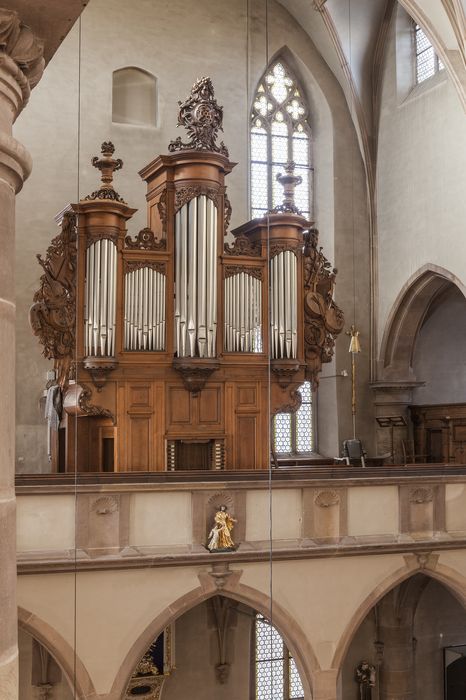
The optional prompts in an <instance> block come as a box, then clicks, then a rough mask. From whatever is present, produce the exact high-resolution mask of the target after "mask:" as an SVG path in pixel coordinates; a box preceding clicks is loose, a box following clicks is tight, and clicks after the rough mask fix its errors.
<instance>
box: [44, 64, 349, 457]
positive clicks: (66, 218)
mask: <svg viewBox="0 0 466 700" xmlns="http://www.w3.org/2000/svg"><path fill="white" fill-rule="evenodd" d="M222 118H223V113H222V108H221V107H219V105H218V104H217V102H216V100H215V98H214V92H213V87H212V83H211V81H210V79H209V78H202V79H200V80H198V81H197V82H196V83H195V85H194V86H193V88H192V91H191V94H190V95H189V97H188V98H187V99H186V101H185V102H183V103H180V107H179V115H178V124H179V125H183V126H185V128H186V129H187V131H188V135H189V137H190V140H189V141H188V142H187V143H183V142H182V140H181V138H180V137H179V138H178V139H176V140H175V141H172V142H171V143H170V145H169V154H168V155H162V156H159V157H157V158H156V159H155V160H153V161H152V162H151V163H149V164H148V165H147V166H146V167H144V168H143V169H142V170H141V172H140V175H141V177H142V179H143V180H145V182H146V183H147V194H146V199H147V208H148V225H147V228H145V229H143V230H142V231H140V232H139V233H138V234H137V235H136V236H131V235H128V233H127V228H126V227H127V222H128V220H129V219H130V218H131V216H132V214H133V213H134V211H135V210H134V209H131V208H130V207H129V206H128V205H127V204H126V203H125V202H124V201H123V199H122V197H120V195H119V194H118V193H117V192H116V190H115V189H114V186H113V176H114V172H115V171H117V170H119V169H120V168H121V167H122V165H123V164H122V161H121V160H119V159H115V158H114V157H113V153H114V147H113V145H112V144H111V143H110V142H107V143H104V144H102V154H101V156H100V157H94V158H93V161H92V162H93V165H94V166H95V167H96V168H98V169H99V170H100V172H101V180H102V182H101V183H100V186H99V189H98V190H96V191H95V192H93V193H92V194H90V195H88V196H87V197H85V198H84V199H82V200H81V201H80V202H79V203H78V204H72V205H70V206H69V207H68V208H67V210H66V211H65V213H64V215H63V220H62V230H61V233H60V234H59V235H58V236H57V237H56V238H55V239H54V240H53V241H52V244H51V246H50V247H49V249H48V251H47V255H46V258H45V259H42V258H41V257H40V256H38V258H39V262H40V264H41V265H42V267H43V269H44V274H43V276H42V277H41V287H40V289H39V290H38V292H37V293H36V295H35V297H34V304H33V306H32V308H31V325H32V328H33V331H34V333H35V334H36V335H37V336H38V337H39V340H40V341H41V342H42V344H43V346H44V349H43V352H44V354H45V356H46V357H48V358H51V359H52V358H53V359H54V361H55V370H56V377H57V379H56V382H52V383H51V384H52V385H51V386H49V388H48V396H47V405H48V407H49V408H48V412H47V415H48V418H49V429H50V455H51V461H52V469H53V470H54V471H74V470H75V469H77V470H78V471H102V470H103V471H161V470H175V469H176V470H178V469H182V470H189V469H196V470H197V469H265V468H267V467H268V464H269V459H270V427H271V417H272V416H273V415H274V414H276V413H278V412H283V411H288V412H292V411H295V410H296V409H297V408H298V407H299V405H300V394H299V392H298V387H299V386H300V385H301V384H302V383H303V381H304V380H305V379H307V380H309V381H311V383H312V386H313V387H314V388H315V387H316V385H317V382H318V374H319V372H320V369H321V366H322V363H323V362H328V361H329V360H330V359H331V357H332V354H333V346H334V342H335V337H336V335H337V334H338V333H339V332H340V331H341V330H342V328H343V315H342V312H341V311H340V309H339V308H338V307H337V306H336V304H335V302H334V300H333V292H334V284H335V274H336V270H333V269H332V268H331V266H330V264H329V262H328V261H327V260H326V258H325V256H324V255H323V253H322V250H321V248H319V247H318V233H317V231H316V229H313V228H311V224H310V222H308V221H307V220H306V219H305V218H304V217H303V216H301V214H300V212H299V211H298V210H297V208H296V206H295V205H294V201H293V190H294V187H295V185H296V184H297V183H298V182H299V180H300V178H298V177H296V176H294V174H293V164H292V163H290V164H287V166H286V168H285V169H284V170H285V173H284V174H281V175H280V176H279V179H280V181H281V184H282V185H283V186H284V202H283V204H282V205H281V206H279V207H277V208H276V209H275V210H274V211H272V212H270V214H269V215H267V217H264V218H263V219H256V220H253V221H250V222H248V223H247V224H245V225H243V226H241V227H240V228H237V229H235V230H234V231H232V234H233V242H232V243H230V244H228V243H226V242H225V236H226V234H227V229H228V224H229V219H230V215H231V207H230V203H229V201H228V198H227V196H226V189H225V176H226V175H228V173H230V172H231V170H232V168H233V167H234V165H235V164H234V163H232V162H230V160H229V158H228V151H227V149H226V147H225V146H224V144H223V142H222V143H220V144H219V145H218V144H217V134H218V131H219V130H221V128H222Z"/></svg>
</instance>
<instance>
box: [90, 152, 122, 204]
mask: <svg viewBox="0 0 466 700" xmlns="http://www.w3.org/2000/svg"><path fill="white" fill-rule="evenodd" d="M100 152H101V153H102V155H101V156H100V158H99V157H98V156H94V157H93V159H92V160H91V163H92V165H93V166H94V168H97V170H100V179H101V183H102V184H101V186H100V188H99V189H98V190H95V191H94V192H92V193H91V194H88V195H87V196H86V197H84V200H90V199H112V200H114V201H115V202H121V203H122V204H126V202H125V200H124V199H123V198H122V197H120V195H119V194H118V192H117V191H116V190H115V188H114V187H113V173H114V172H115V171H116V170H121V169H122V167H123V161H122V160H121V158H114V157H113V154H114V153H115V146H114V145H113V143H112V142H111V141H104V142H103V144H102V146H101V147H100Z"/></svg>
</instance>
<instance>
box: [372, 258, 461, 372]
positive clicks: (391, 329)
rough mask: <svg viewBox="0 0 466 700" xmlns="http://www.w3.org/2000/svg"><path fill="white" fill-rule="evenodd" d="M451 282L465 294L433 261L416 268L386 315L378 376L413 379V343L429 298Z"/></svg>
mask: <svg viewBox="0 0 466 700" xmlns="http://www.w3.org/2000/svg"><path fill="white" fill-rule="evenodd" d="M451 285H455V286H456V287H458V289H459V290H460V291H461V292H462V294H463V295H464V296H465V297H466V287H465V286H464V285H463V284H462V283H461V281H460V280H459V279H458V277H456V276H455V275H454V274H453V273H451V272H449V271H448V270H446V269H444V268H442V267H439V266H437V265H431V264H427V265H424V266H423V267H421V268H420V270H418V271H417V272H416V273H415V274H414V275H413V276H412V277H411V278H410V279H409V280H408V282H407V283H406V284H405V285H404V287H403V288H402V290H401V291H400V293H399V294H398V297H397V299H396V301H395V303H394V305H393V308H392V311H391V312H390V315H389V317H388V321H387V324H386V328H385V332H384V336H383V339H382V345H381V351H380V372H381V377H380V378H381V379H382V380H403V381H414V380H415V379H416V377H414V375H413V369H412V359H413V352H414V346H415V343H416V339H417V336H418V333H419V330H420V328H421V326H422V323H423V321H424V319H425V316H426V314H427V312H428V310H429V307H430V306H431V304H432V303H433V301H434V300H435V299H436V298H438V296H439V295H440V294H442V293H443V292H445V291H446V289H447V288H448V287H449V286H451Z"/></svg>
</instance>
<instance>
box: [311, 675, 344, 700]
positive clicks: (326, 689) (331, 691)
mask: <svg viewBox="0 0 466 700" xmlns="http://www.w3.org/2000/svg"><path fill="white" fill-rule="evenodd" d="M337 675H338V672H337V670H336V669H334V668H330V669H328V670H326V671H316V673H315V674H314V688H313V693H312V700H336V699H337Z"/></svg>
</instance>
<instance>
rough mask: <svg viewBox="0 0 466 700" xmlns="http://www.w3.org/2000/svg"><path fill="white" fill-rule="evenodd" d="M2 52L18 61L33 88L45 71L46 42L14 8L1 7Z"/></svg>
mask: <svg viewBox="0 0 466 700" xmlns="http://www.w3.org/2000/svg"><path fill="white" fill-rule="evenodd" d="M0 52H1V53H5V54H7V55H8V56H10V58H12V59H13V61H14V62H15V63H16V65H17V66H18V68H20V70H21V71H22V72H23V74H24V75H25V77H26V79H27V81H28V83H29V86H30V87H31V88H33V87H34V86H35V85H37V83H38V82H39V80H40V79H41V77H42V73H43V72H44V67H45V60H44V44H43V42H42V41H40V39H38V38H37V37H36V36H35V34H34V33H33V31H32V30H31V29H30V28H29V27H28V26H26V25H25V24H23V22H21V20H20V18H19V16H18V13H17V12H15V11H14V10H7V9H5V8H4V7H1V8H0Z"/></svg>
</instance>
